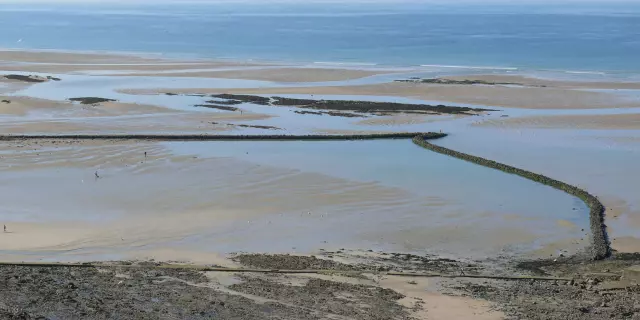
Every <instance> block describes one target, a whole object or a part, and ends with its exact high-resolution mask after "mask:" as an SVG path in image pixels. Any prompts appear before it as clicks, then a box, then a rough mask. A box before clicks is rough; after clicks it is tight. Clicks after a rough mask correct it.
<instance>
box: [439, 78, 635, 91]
mask: <svg viewBox="0 0 640 320" xmlns="http://www.w3.org/2000/svg"><path fill="white" fill-rule="evenodd" d="M442 78H444V79H451V80H482V81H487V82H497V83H516V84H522V85H525V86H546V87H552V88H569V89H640V83H639V82H617V81H609V82H605V81H568V80H551V79H541V78H533V77H527V76H523V75H496V74H485V75H463V76H444V77H442Z"/></svg>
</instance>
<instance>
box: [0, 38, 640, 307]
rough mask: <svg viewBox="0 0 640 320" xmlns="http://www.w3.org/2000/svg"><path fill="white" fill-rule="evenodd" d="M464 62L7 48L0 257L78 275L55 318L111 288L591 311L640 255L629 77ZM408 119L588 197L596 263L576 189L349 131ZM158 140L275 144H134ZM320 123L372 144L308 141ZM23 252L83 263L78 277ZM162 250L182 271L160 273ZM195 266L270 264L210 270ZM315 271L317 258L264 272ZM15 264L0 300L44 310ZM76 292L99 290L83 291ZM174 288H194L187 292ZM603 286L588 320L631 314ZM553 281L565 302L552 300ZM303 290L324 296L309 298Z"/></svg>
mask: <svg viewBox="0 0 640 320" xmlns="http://www.w3.org/2000/svg"><path fill="white" fill-rule="evenodd" d="M468 71H469V73H468V74H463V73H462V71H461V70H458V69H456V70H450V71H448V72H447V71H442V68H437V70H434V69H433V68H432V67H428V66H411V67H407V66H395V67H394V66H384V67H380V66H353V65H352V66H341V65H339V64H334V65H330V64H329V65H327V64H309V63H286V62H282V61H279V62H271V61H259V62H257V61H246V60H244V61H243V60H237V61H234V60H215V59H205V58H198V59H193V58H192V59H190V58H187V57H184V58H180V59H177V58H169V57H164V56H161V55H152V54H146V55H142V54H139V55H136V54H130V53H129V54H125V53H119V54H115V53H105V52H100V53H88V52H64V51H54V52H50V51H29V50H26V51H25V50H22V51H21V50H3V51H0V101H1V102H0V134H2V135H3V136H7V135H25V136H23V137H20V138H19V139H10V140H2V141H0V144H2V146H3V147H2V148H1V150H0V159H1V160H2V167H1V168H0V181H1V183H0V201H2V202H3V203H5V204H6V205H5V208H4V210H3V212H2V213H1V214H0V222H2V223H3V224H4V225H6V226H7V232H4V233H2V234H0V236H2V238H3V239H7V240H8V241H0V260H2V262H6V263H9V264H12V265H11V266H7V267H1V268H5V269H3V272H9V273H11V274H12V275H16V276H17V277H27V278H28V280H25V281H26V282H25V283H27V284H28V285H25V286H24V287H27V288H31V289H33V285H34V284H35V283H38V282H39V281H47V283H49V282H55V281H58V282H60V281H62V282H65V283H67V282H71V283H74V284H73V286H75V287H78V288H80V289H77V288H71V287H70V288H71V289H69V290H67V291H68V292H67V291H65V294H68V295H70V297H72V298H73V299H77V305H76V310H82V312H84V313H85V314H84V315H83V314H81V313H76V311H69V310H67V311H65V312H66V313H60V314H58V315H59V316H62V317H83V316H85V317H86V316H87V315H93V317H94V318H96V319H98V318H109V317H108V315H109V313H108V312H109V311H108V310H109V309H111V310H123V309H122V308H121V306H120V307H119V306H113V305H110V306H109V307H105V308H100V307H96V305H97V304H98V303H97V302H96V301H99V300H96V299H98V298H99V299H108V298H107V297H109V296H110V295H112V294H113V293H112V292H111V291H110V290H112V288H113V286H114V284H117V285H121V284H122V283H125V284H126V287H127V288H129V289H127V290H126V292H125V294H124V297H123V299H127V301H129V302H128V303H132V304H133V305H135V308H133V309H132V310H133V311H127V313H123V314H122V316H123V317H135V316H141V315H143V314H145V312H147V311H148V310H154V311H153V312H164V313H168V314H171V315H173V316H176V317H181V316H184V315H185V313H182V312H184V310H189V314H198V316H199V317H200V318H207V317H211V316H212V314H213V313H207V312H214V311H212V310H215V314H216V315H222V314H224V315H225V316H226V318H228V319H235V318H237V319H254V318H255V319H260V318H261V316H263V315H264V313H263V312H267V311H265V310H267V309H265V308H268V312H269V313H272V314H273V315H274V316H276V317H280V318H285V319H289V318H300V319H324V318H336V319H338V318H339V319H471V318H473V319H503V318H506V317H508V316H510V317H513V316H514V315H517V314H522V313H524V314H526V315H527V317H528V318H531V319H542V318H543V317H544V316H545V315H548V316H549V317H551V318H553V317H565V318H566V317H579V316H584V311H581V310H582V309H581V308H582V304H587V303H591V302H592V301H593V299H597V298H598V297H599V292H602V291H603V290H605V289H604V288H605V287H606V286H619V287H620V288H627V287H628V286H627V285H622V284H619V283H618V282H615V283H614V282H613V281H612V280H611V278H616V276H618V278H619V276H620V275H621V274H622V273H624V272H626V268H628V267H630V266H632V265H634V264H636V263H637V262H638V261H637V258H636V257H635V254H636V253H637V252H640V235H639V234H637V232H636V228H635V226H636V225H637V220H638V211H637V206H638V205H640V198H638V196H637V193H636V192H634V190H637V188H638V184H637V181H640V179H639V178H640V176H638V173H637V170H635V166H636V163H637V160H640V153H639V152H638V150H639V149H638V148H637V142H638V141H640V136H639V135H638V129H640V118H639V117H638V108H640V95H638V93H637V91H636V90H638V89H640V82H636V81H629V80H625V81H621V80H619V79H616V78H610V79H604V80H603V79H598V80H597V81H595V80H588V81H587V80H581V79H580V78H579V77H573V78H571V79H566V78H567V76H566V75H565V76H564V77H557V78H553V77H549V76H547V77H539V76H536V74H533V73H526V72H523V73H522V74H515V75H514V74H512V73H513V71H509V72H508V73H505V74H482V73H478V71H477V70H472V69H470V70H468ZM546 74H547V75H548V74H549V73H548V72H547V73H546ZM435 82H438V83H435ZM403 132H416V133H425V132H433V133H440V132H442V133H446V134H448V136H446V137H442V138H440V139H437V140H433V143H434V144H435V145H437V146H442V147H445V148H449V149H451V150H455V151H458V152H463V153H468V154H471V155H475V156H479V157H484V158H486V159H489V160H493V161H498V162H500V163H505V164H507V165H510V166H515V167H517V168H522V169H524V170H528V171H532V172H534V173H536V174H541V175H545V176H548V177H551V178H553V179H558V180H560V181H562V182H563V183H567V184H570V185H572V186H576V188H580V189H584V190H586V191H588V192H589V193H591V194H593V195H595V196H596V197H597V198H598V199H599V200H598V201H600V202H602V204H603V205H604V208H605V211H604V217H603V218H604V224H605V225H606V227H604V228H606V229H605V231H606V235H607V237H608V238H607V239H606V240H610V244H611V249H613V254H612V256H611V257H612V258H611V259H610V260H607V261H606V262H602V263H600V262H591V260H590V259H589V252H590V250H591V248H592V247H593V246H594V244H593V237H594V234H593V230H594V229H593V225H592V223H593V222H592V220H590V219H592V218H593V216H592V215H593V210H592V209H591V208H590V207H589V206H588V205H587V204H586V203H585V202H584V201H583V200H584V199H581V198H579V197H577V196H575V194H571V193H566V192H563V191H562V190H559V189H557V188H556V189H554V188H551V187H549V186H546V185H544V184H540V183H537V182H536V181H534V180H527V179H525V178H523V177H521V176H518V175H514V174H507V173H505V172H501V171H498V170H495V169H492V168H491V167H483V166H480V165H477V164H475V163H471V162H468V161H463V160H461V159H456V158H454V157H451V156H448V155H446V154H438V153H435V152H432V151H431V150H426V149H424V148H420V147H419V146H417V145H416V144H415V143H412V141H411V139H400V138H398V139H388V140H365V139H366V136H368V135H371V134H379V133H403ZM29 135H44V136H42V137H37V138H33V137H29ZM57 135H69V137H68V138H63V139H58V138H56V136H57ZM71 135H79V136H90V135H93V136H96V138H95V139H93V138H92V139H84V138H73V137H71ZM131 135H138V136H133V138H132V137H129V138H125V136H131ZM153 135H164V136H165V137H166V136H172V135H174V136H181V135H182V136H184V135H192V136H193V135H195V136H198V135H201V136H205V137H206V136H210V135H235V136H248V137H249V138H251V137H255V136H258V137H260V136H262V137H272V138H268V139H267V138H265V139H264V140H265V141H261V140H260V139H253V138H251V139H247V140H248V141H244V140H238V141H170V140H165V141H163V140H162V139H160V140H159V141H158V140H153V139H149V138H145V137H149V136H153ZM279 135H288V136H291V135H295V136H300V137H302V138H300V140H296V141H281V140H282V139H280V140H279V139H278V136H279ZM317 135H319V136H321V137H322V136H323V135H329V136H333V137H335V136H340V135H361V136H363V137H364V138H362V141H361V140H360V139H347V140H345V141H338V140H336V141H333V140H330V139H329V140H326V139H324V140H323V139H315V140H313V141H305V139H307V138H308V137H309V136H312V137H313V136H317ZM105 136H108V137H106V138H105ZM119 136H120V137H121V138H118V137H119ZM100 137H102V138H100ZM136 137H139V138H136ZM305 137H306V138H305ZM203 140H204V139H203ZM267 140H268V141H267ZM307 140H311V139H307ZM316 140H318V141H316ZM606 246H607V247H608V246H609V243H606ZM283 257H284V258H283ZM314 259H315V260H314ZM22 262H28V263H52V262H53V263H92V265H91V268H88V269H85V268H82V269H78V270H82V271H72V270H75V269H74V268H76V267H73V266H63V265H46V266H31V265H22V264H21V263H22ZM172 264H173V265H176V264H179V265H181V266H184V265H186V266H191V267H184V269H180V268H183V267H180V266H177V267H176V268H178V269H179V270H182V271H175V270H172V269H163V268H165V267H167V268H172V267H171V265H172ZM131 265H134V266H137V267H136V268H131V269H129V267H126V266H131ZM196 266H209V267H211V266H218V267H229V268H255V269H261V270H262V271H259V272H254V273H244V272H230V273H225V274H224V275H222V274H220V273H218V272H215V271H201V270H194V268H195V267H196ZM532 266H533V267H532ZM575 266H582V267H581V268H583V269H580V268H575ZM6 268H8V269H6ZM316 268H317V269H323V270H325V273H321V274H317V273H314V272H307V273H301V274H295V273H283V274H269V273H265V272H263V271H264V270H271V269H278V270H296V269H297V270H298V271H300V270H305V269H316ZM572 268H573V269H572ZM587 269H588V270H587ZM7 270H8V271H7ZM38 270H46V272H42V274H40V271H38ZM341 270H342V271H345V270H347V271H349V272H352V271H353V272H354V273H357V275H356V276H354V275H352V274H350V273H349V274H340V273H339V272H338V271H341ZM390 271H391V272H400V273H407V272H420V273H430V272H431V273H433V272H436V273H437V275H434V274H431V275H430V276H425V277H417V278H415V279H414V278H408V277H406V276H405V275H393V274H390V273H389V272H390ZM602 274H607V275H602ZM452 275H453V276H455V278H448V277H446V276H452ZM466 275H479V276H481V277H480V278H482V276H495V275H505V276H509V275H518V276H519V275H527V276H533V277H535V276H547V277H556V278H558V279H562V280H554V281H555V282H548V280H545V279H533V278H532V279H527V280H522V279H518V280H514V281H505V280H495V279H493V280H486V281H485V280H479V281H478V282H476V280H474V279H466V278H465V276H466ZM457 277H460V279H458V278H457ZM568 278H571V279H576V280H575V281H574V280H571V281H569V280H564V279H568ZM618 278H616V281H618ZM9 279H13V276H11V277H9ZM594 279H596V280H594ZM7 281H9V282H7V283H10V284H11V285H10V286H8V287H9V288H11V289H7V291H1V292H3V295H2V296H3V297H4V298H3V299H4V302H2V303H4V304H6V305H9V306H11V305H19V306H22V307H21V309H20V310H18V311H15V310H13V309H11V308H4V307H3V304H0V315H3V316H8V317H10V316H14V317H15V316H19V315H20V314H21V313H20V312H24V314H25V315H28V316H29V317H37V316H40V315H47V314H56V313H55V312H57V311H56V310H61V308H62V307H61V306H62V305H65V302H64V301H63V300H60V301H58V300H55V299H54V300H51V301H48V302H46V303H45V304H44V305H46V307H44V308H43V309H42V310H38V309H37V308H33V307H28V305H30V304H31V305H33V303H34V301H36V302H37V301H38V299H40V298H38V297H35V298H33V299H31V298H29V297H28V293H29V292H28V291H24V290H25V289H24V288H19V287H18V286H14V283H13V282H11V281H13V280H7ZM482 281H484V282H482ZM487 281H488V282H487ZM530 281H532V282H530ZM588 281H591V282H589V283H587V282H588ZM594 283H595V284H594ZM143 284H144V285H143ZM117 285H116V287H117ZM522 285H526V286H527V289H526V290H525V291H524V292H521V291H519V290H520V289H519V286H522ZM89 286H95V287H96V288H99V289H97V290H96V291H95V292H94V293H92V294H88V293H86V292H84V291H83V290H85V288H86V287H89ZM558 286H559V287H558ZM134 287H139V290H136V289H132V288H134ZM51 288H53V287H45V289H43V290H44V291H46V290H54V289H51ZM172 290H181V291H183V292H186V293H185V295H188V296H190V297H192V298H190V299H195V297H196V296H200V295H207V299H206V301H207V302H206V303H204V302H203V303H200V302H194V301H193V300H190V301H186V300H184V301H183V300H180V299H178V298H176V297H174V296H171V294H170V293H168V292H171V291H172ZM371 290H373V291H375V292H377V293H376V294H370V293H369V292H372V291H371ZM333 291H335V292H338V293H336V294H334V293H332V292H333ZM498 291H502V292H503V294H498V293H496V292H498ZM79 292H80V293H79ZM83 292H84V293H83ZM150 292H161V293H162V294H157V297H154V299H157V300H158V301H163V302H166V303H167V304H166V306H169V307H159V306H154V304H155V303H156V302H152V301H151V300H149V297H150V295H153V294H151V293H150ZM612 292H613V293H611V298H610V299H609V300H607V301H608V302H606V303H604V304H602V303H600V302H598V303H597V304H595V305H594V306H593V307H592V309H590V312H589V313H588V314H589V315H588V316H589V317H591V318H589V319H600V318H598V317H599V315H598V314H608V315H612V317H613V318H620V319H622V318H624V317H625V315H626V314H628V312H629V310H627V309H629V308H631V309H633V308H634V305H633V304H631V305H630V306H628V307H625V303H626V302H625V301H627V302H628V301H630V300H625V299H632V300H633V299H637V297H636V294H635V293H633V294H631V293H628V292H627V293H624V292H623V291H612ZM16 293H18V294H16ZM520 293H522V294H525V295H526V296H527V297H528V298H529V299H530V301H538V302H540V305H534V304H530V303H529V302H523V301H521V300H519V299H518V298H517V297H518V295H519V294H520ZM10 294H16V295H15V297H16V298H11V299H9V298H7V296H9V295H10ZM549 294H550V296H549V297H550V298H549V299H551V300H552V301H554V303H557V304H560V305H562V304H571V308H567V309H566V310H563V309H562V308H552V307H544V305H546V304H545V303H546V302H548V301H546V300H544V299H545V298H544V297H545V296H546V295H549ZM575 295H580V299H577V300H576V299H575ZM317 296H321V297H323V299H325V300H324V301H326V303H325V304H322V305H318V304H317V303H314V302H313V301H312V300H313V299H312V298H313V297H317ZM96 297H97V298H96ZM70 299H71V298H70ZM184 299H186V298H184ZM220 301H224V304H222V306H223V307H220V306H221V305H220ZM344 301H350V302H349V303H348V304H347V307H344V306H341V305H343V304H344ZM543 302H544V303H543ZM536 303H537V302H536ZM378 305H380V306H381V307H376V306H378ZM172 306H173V307H172ZM179 306H181V307H179ZM212 306H213V307H212ZM611 306H616V308H617V309H615V310H614V309H612V307H611ZM590 308H591V307H590ZM156 309H157V310H156ZM16 310H17V309H16ZM43 310H44V311H43ZM144 310H147V311H144ZM542 311H544V312H542ZM591 311H593V312H591ZM596 311H597V312H596ZM225 312H226V313H225ZM538 315H541V316H540V317H542V318H540V317H537V316H538ZM585 319H587V318H585Z"/></svg>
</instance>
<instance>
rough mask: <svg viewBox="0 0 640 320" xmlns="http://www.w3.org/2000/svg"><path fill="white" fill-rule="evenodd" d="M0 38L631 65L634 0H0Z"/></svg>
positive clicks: (636, 63)
mask: <svg viewBox="0 0 640 320" xmlns="http://www.w3.org/2000/svg"><path fill="white" fill-rule="evenodd" d="M345 2H348V1H345ZM456 3H457V2H456ZM0 47H4V48H26V49H60V50H90V51H93V50H100V51H134V52H150V53H163V54H166V55H170V56H195V57H211V58H229V59H240V60H246V59H265V60H278V61H289V62H305V63H308V62H319V63H322V62H331V63H346V64H356V65H357V64H362V65H396V66H407V65H411V66H415V65H447V66H471V67H487V68H491V67H493V68H496V69H498V70H501V69H502V68H504V69H503V70H512V68H518V69H533V70H545V69H552V70H567V71H604V72H608V73H623V74H624V73H632V74H633V73H640V59H638V56H639V55H640V3H633V2H627V3H614V2H610V1H606V2H605V1H602V4H594V3H590V4H580V3H574V4H571V5H567V4H565V5H559V4H553V3H546V4H529V5H524V4H510V5H509V4H503V5H495V4H494V5H482V4H478V3H476V4H472V5H469V4H466V5H463V4H459V3H458V4H446V3H444V2H443V3H440V4H433V3H425V2H421V1H417V2H393V3H391V2H390V3H386V4H385V3H377V4H371V3H369V4H361V3H360V4H355V3H351V4H348V3H346V4H344V3H343V4H338V3H333V4H317V3H315V4H309V3H302V4H301V3H297V4H291V3H289V4H283V3H280V4H273V3H271V4H268V3H261V2H257V1H256V2H249V3H228V2H227V3H200V4H185V3H182V4H180V3H177V4H175V3H174V4H157V3H154V4H146V5H141V4H117V5H116V4H78V3H76V4H73V5H69V4H67V5H62V4H59V5H51V4H49V5H43V4H39V5H34V4H31V5H29V4H7V3H5V4H2V3H0Z"/></svg>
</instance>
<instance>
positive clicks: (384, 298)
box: [0, 250, 640, 319]
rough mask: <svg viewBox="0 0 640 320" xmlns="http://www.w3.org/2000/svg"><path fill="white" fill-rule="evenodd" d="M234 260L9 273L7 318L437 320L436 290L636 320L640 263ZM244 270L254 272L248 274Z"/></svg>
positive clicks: (2, 313) (566, 313) (554, 315)
mask: <svg viewBox="0 0 640 320" xmlns="http://www.w3.org/2000/svg"><path fill="white" fill-rule="evenodd" d="M329 257H331V258H329ZM232 260H234V261H235V263H238V264H239V267H238V268H235V269H230V270H226V271H223V270H217V269H202V268H200V267H196V266H188V265H186V266H185V265H170V264H162V263H157V262H130V261H124V262H114V263H97V264H85V265H74V266H62V265H36V266H33V265H2V266H0V318H2V319H176V318H177V319H266V318H269V319H328V318H330V319H422V318H424V315H427V318H433V317H428V315H429V314H430V313H429V312H430V309H429V306H430V305H431V304H432V303H433V302H434V301H425V299H426V298H425V297H421V296H420V295H413V293H415V292H429V291H434V290H435V291H437V292H439V294H441V295H442V296H443V297H453V298H456V299H469V297H472V298H474V299H479V300H488V301H489V302H490V304H488V305H489V306H490V308H489V309H488V310H490V311H487V313H486V314H484V316H487V317H485V318H486V319H489V318H496V319H499V318H507V319H636V318H634V317H637V316H638V315H640V286H638V285H637V283H636V282H635V281H636V276H637V273H636V272H635V271H634V269H633V267H632V266H633V265H635V264H639V263H640V257H637V256H629V255H626V256H625V255H614V256H613V257H612V258H611V259H609V260H604V261H597V262H593V261H588V260H582V259H581V258H578V257H570V258H564V257H561V258H557V259H553V260H548V261H542V260H538V261H528V262H519V263H515V262H510V261H504V262H497V261H491V262H489V261H484V262H480V261H456V260H451V259H442V258H438V257H434V256H417V255H411V254H402V253H374V252H351V251H348V250H338V251H336V252H324V253H323V254H321V255H320V256H317V257H316V256H293V255H265V254H241V255H236V256H234V257H233V258H232ZM342 261H347V262H342ZM247 268H251V270H252V271H250V272H240V271H242V270H243V269H245V270H246V269H247ZM206 270H217V271H206ZM275 270H287V271H283V272H284V273H277V272H275ZM305 270H306V271H305ZM298 272H300V273H298ZM407 274H418V275H419V276H406V275H407ZM429 275H431V276H429ZM553 277H557V278H553ZM407 287H410V288H413V289H412V290H409V291H407V289H406V288H407ZM428 297H431V298H429V299H437V296H435V295H431V296H428ZM461 301H463V300H461ZM430 302H431V303H430ZM476 311H477V310H476ZM489 316H491V317H489ZM485 318H483V319H485ZM452 319H455V318H452Z"/></svg>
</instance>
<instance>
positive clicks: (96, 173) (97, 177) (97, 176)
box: [95, 170, 100, 179]
mask: <svg viewBox="0 0 640 320" xmlns="http://www.w3.org/2000/svg"><path fill="white" fill-rule="evenodd" d="M95 175H96V179H100V175H98V170H96V172H95Z"/></svg>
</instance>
